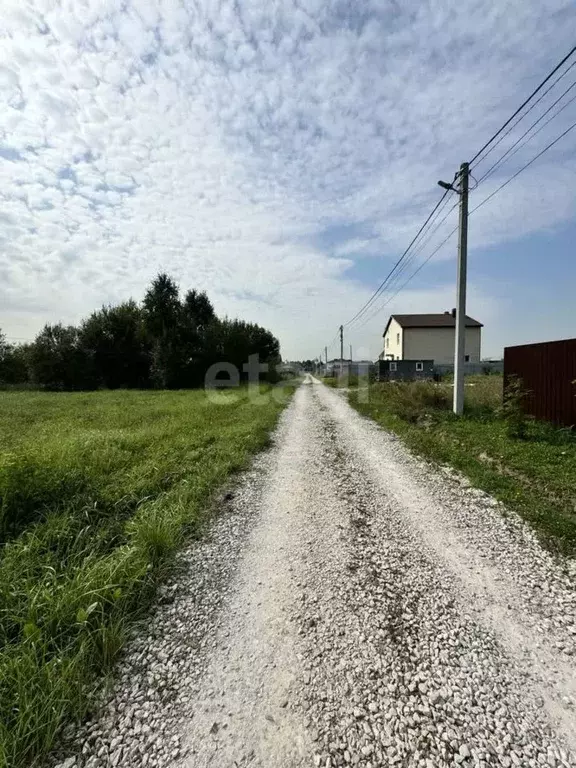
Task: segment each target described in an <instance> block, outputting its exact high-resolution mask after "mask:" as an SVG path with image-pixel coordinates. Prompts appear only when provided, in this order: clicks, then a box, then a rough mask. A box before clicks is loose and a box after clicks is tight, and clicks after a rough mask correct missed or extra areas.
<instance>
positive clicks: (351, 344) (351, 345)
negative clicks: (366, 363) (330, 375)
mask: <svg viewBox="0 0 576 768" xmlns="http://www.w3.org/2000/svg"><path fill="white" fill-rule="evenodd" d="M350 362H352V344H350Z"/></svg>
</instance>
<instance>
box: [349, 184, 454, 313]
mask: <svg viewBox="0 0 576 768" xmlns="http://www.w3.org/2000/svg"><path fill="white" fill-rule="evenodd" d="M448 192H449V190H446V191H445V192H444V194H443V195H442V197H441V198H440V200H439V201H438V202H437V203H436V205H435V206H434V208H433V209H432V211H431V212H430V213H429V215H428V217H427V218H426V220H425V222H424V224H422V226H421V227H420V229H419V230H418V232H417V233H416V235H415V236H414V237H413V238H412V240H411V242H410V245H409V246H408V247H407V248H406V250H405V251H404V252H403V253H402V255H401V256H400V258H399V259H398V260H397V261H396V263H395V264H394V266H393V267H392V269H391V270H390V272H389V273H388V274H387V275H386V277H385V278H384V280H383V281H382V282H381V283H380V285H379V286H378V288H377V289H376V290H375V291H374V293H373V294H372V296H371V297H370V298H369V299H368V301H367V302H366V303H365V304H364V305H363V306H362V307H361V308H360V309H359V310H358V312H356V314H355V315H354V316H353V317H351V318H350V320H348V321H347V322H345V323H344V325H345V326H349V325H350V324H351V323H353V322H354V321H355V320H357V319H358V318H359V317H360V316H361V315H363V314H364V312H365V311H366V310H367V309H368V307H369V306H370V305H371V304H372V303H373V302H374V301H375V300H376V299H377V297H378V296H379V295H380V293H381V292H382V291H383V290H384V288H385V286H386V283H387V282H388V280H390V278H391V277H392V275H393V274H394V272H395V271H396V270H397V269H398V267H399V266H400V264H401V263H402V261H403V260H404V259H405V258H406V256H407V255H408V252H409V251H410V249H411V248H412V246H413V245H414V243H415V242H416V240H417V239H418V238H419V237H420V235H421V234H422V232H423V231H424V229H425V228H426V226H427V225H428V223H429V222H430V220H431V219H432V217H433V216H434V214H435V213H436V212H437V211H438V209H439V208H440V206H441V205H442V203H443V202H444V200H445V198H446V197H447V195H448Z"/></svg>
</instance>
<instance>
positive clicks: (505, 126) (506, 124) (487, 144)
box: [470, 45, 576, 165]
mask: <svg viewBox="0 0 576 768" xmlns="http://www.w3.org/2000/svg"><path fill="white" fill-rule="evenodd" d="M575 52H576V45H575V46H574V47H573V48H572V50H571V51H569V53H567V54H566V56H564V58H563V59H562V61H560V62H559V63H558V64H557V65H556V66H555V67H554V69H553V70H552V72H550V74H549V75H547V76H546V77H545V78H544V80H542V82H541V83H540V85H539V86H538V87H537V88H536V89H535V90H533V91H532V93H531V94H530V96H528V98H527V99H526V100H525V101H523V102H522V104H521V105H520V106H519V107H518V109H517V110H516V111H515V112H514V114H513V115H511V117H509V118H508V120H506V122H505V123H504V125H502V126H501V127H500V128H499V129H498V130H497V131H496V133H495V134H494V135H493V136H492V137H491V138H490V139H489V140H488V141H487V142H486V144H484V146H483V147H482V148H481V149H480V150H479V151H478V152H477V153H476V154H475V155H474V157H473V158H472V160H470V165H472V163H474V162H475V161H476V160H477V159H478V157H479V156H480V155H481V154H482V152H484V150H485V149H487V148H488V147H489V146H490V144H492V142H493V141H495V140H496V139H497V138H498V136H500V134H501V133H502V131H503V130H504V129H505V128H507V127H508V126H509V125H510V123H511V122H512V120H514V118H515V117H516V116H517V115H518V114H520V112H522V110H523V109H524V107H525V106H526V105H527V104H528V103H529V102H531V101H532V99H533V98H534V96H536V94H537V93H539V92H540V91H541V90H542V88H543V87H544V86H545V85H546V83H547V82H548V81H549V80H550V79H551V78H552V77H554V75H555V74H556V72H558V70H559V69H560V68H561V67H562V66H564V64H565V63H566V62H567V61H568V59H570V58H571V57H572V56H573V55H574V53H575Z"/></svg>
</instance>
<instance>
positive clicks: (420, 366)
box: [416, 363, 424, 371]
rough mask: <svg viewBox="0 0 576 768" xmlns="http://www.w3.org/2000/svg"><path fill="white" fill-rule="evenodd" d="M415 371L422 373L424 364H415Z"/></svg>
mask: <svg viewBox="0 0 576 768" xmlns="http://www.w3.org/2000/svg"><path fill="white" fill-rule="evenodd" d="M416 370H417V371H423V370H424V363H416Z"/></svg>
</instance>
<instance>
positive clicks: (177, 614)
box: [59, 377, 576, 768]
mask: <svg viewBox="0 0 576 768" xmlns="http://www.w3.org/2000/svg"><path fill="white" fill-rule="evenodd" d="M220 507H221V510H220V514H219V515H218V516H217V517H216V518H215V520H214V522H213V524H212V525H211V527H210V531H209V534H208V535H207V537H206V538H205V539H203V540H202V541H201V542H198V543H195V544H193V545H191V546H190V547H189V549H187V550H186V551H185V552H183V553H182V554H181V557H180V560H179V570H178V573H177V576H176V577H175V578H174V580H173V582H172V583H170V584H168V585H166V587H165V588H164V589H163V591H162V595H161V599H160V604H159V605H158V607H157V609H156V611H155V612H154V614H153V615H152V617H151V618H150V621H149V623H148V625H147V626H146V627H145V628H140V629H139V630H138V631H137V632H136V633H135V636H134V638H133V639H132V641H131V643H130V646H129V649H128V652H127V654H126V656H125V659H124V661H123V662H122V665H121V669H120V677H119V680H118V682H117V684H116V686H115V688H114V689H113V690H112V691H111V692H109V693H108V695H107V699H106V703H105V706H104V709H103V712H102V713H101V715H100V716H99V717H98V718H96V719H95V720H94V721H92V722H90V723H88V724H87V725H85V726H84V727H83V728H82V729H81V730H80V731H76V732H73V731H72V729H70V733H69V734H68V737H69V742H68V747H67V748H68V749H69V750H70V751H68V752H67V753H66V751H64V752H63V753H62V755H61V756H60V758H59V759H60V763H59V764H60V766H62V765H63V766H65V768H80V767H82V768H105V767H108V766H112V767H113V768H116V766H122V768H136V766H138V767H139V766H143V767H146V766H148V768H160V767H161V768H207V767H208V766H210V768H216V767H217V768H233V767H234V766H238V767H239V766H250V767H254V768H256V767H258V768H264V767H265V768H297V767H298V766H320V767H321V768H334V767H335V766H341V765H352V766H361V767H362V768H378V767H379V766H422V767H423V768H436V767H437V766H440V767H441V766H454V765H462V766H516V765H517V766H542V765H543V766H576V663H575V662H576V589H575V587H576V569H575V568H574V565H573V564H567V563H564V564H563V563H559V562H556V561H555V560H554V559H553V558H552V557H551V556H549V555H548V554H547V553H546V552H545V551H544V550H542V548H541V547H540V546H539V544H538V542H537V541H536V540H535V538H534V537H533V535H532V534H531V533H530V531H529V530H528V529H527V528H526V527H525V526H524V525H523V524H522V523H521V521H520V520H519V519H518V518H517V517H516V516H515V515H514V514H511V513H506V511H505V510H503V509H501V508H500V507H499V505H498V503H497V502H495V501H494V500H493V499H492V498H490V497H489V496H487V495H485V494H484V493H482V492H480V491H478V490H477V489H474V488H471V487H470V486H469V484H468V483H467V482H466V481H465V480H464V479H463V478H461V477H460V476H459V475H457V474H456V473H454V472H452V471H450V470H449V469H448V468H445V469H438V468H434V467H432V466H430V465H428V464H426V463H424V462H422V461H421V460H418V459H416V458H414V457H413V456H411V454H410V453H409V452H408V451H407V450H406V448H405V447H404V446H403V445H402V443H401V442H400V441H399V440H397V439H396V438H395V437H393V436H391V435H390V434H388V433H386V432H384V431H383V430H381V429H380V428H379V427H377V426H376V425H375V424H373V423H371V422H369V421H367V420H365V419H363V418H362V417H360V416H359V415H358V414H357V413H356V412H354V411H353V410H352V409H351V408H350V407H349V405H348V404H347V402H346V400H345V399H344V396H343V395H342V394H341V393H338V392H336V391H333V390H329V389H327V388H326V387H325V386H324V385H322V384H320V383H319V382H317V381H315V380H314V379H312V377H308V380H307V381H306V382H305V384H303V385H302V386H301V387H300V389H299V390H298V391H297V393H296V395H295V397H294V400H293V402H292V403H291V405H290V406H289V407H288V408H287V410H286V411H285V412H284V414H283V416H282V418H281V421H280V424H279V426H278V429H277V432H276V434H275V439H274V444H273V447H272V448H271V449H270V450H269V451H267V452H266V453H264V454H262V455H261V456H260V457H259V458H258V459H257V460H256V462H255V463H254V466H253V468H252V470H251V471H250V472H247V473H246V474H245V475H244V476H243V477H242V478H241V479H240V481H239V482H238V484H237V485H236V486H235V487H234V488H233V489H232V491H231V492H230V493H228V494H227V495H226V496H225V497H223V498H222V499H221V503H220ZM74 748H77V749H79V750H80V753H81V754H80V756H78V757H67V756H66V755H70V754H71V751H72V750H73V749H74Z"/></svg>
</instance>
